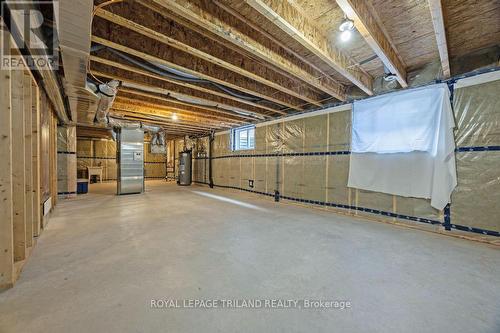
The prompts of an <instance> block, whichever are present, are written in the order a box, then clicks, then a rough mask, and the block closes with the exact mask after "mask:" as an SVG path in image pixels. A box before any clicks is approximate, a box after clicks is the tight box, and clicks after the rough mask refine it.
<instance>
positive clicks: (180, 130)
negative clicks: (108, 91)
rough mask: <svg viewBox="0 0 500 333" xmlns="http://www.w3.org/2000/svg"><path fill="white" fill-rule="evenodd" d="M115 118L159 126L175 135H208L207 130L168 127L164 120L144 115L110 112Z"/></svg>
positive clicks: (175, 126)
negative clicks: (174, 132)
mask: <svg viewBox="0 0 500 333" xmlns="http://www.w3.org/2000/svg"><path fill="white" fill-rule="evenodd" d="M112 111H113V113H114V116H115V118H119V119H120V118H121V119H128V120H136V121H143V122H145V123H148V124H155V125H160V126H161V127H162V128H164V129H165V130H167V131H176V132H177V133H183V134H198V133H208V132H210V130H209V129H201V128H184V127H180V126H177V125H170V124H168V123H166V122H165V121H164V120H162V119H159V118H158V117H154V116H146V115H137V114H135V113H133V112H123V111H115V110H112Z"/></svg>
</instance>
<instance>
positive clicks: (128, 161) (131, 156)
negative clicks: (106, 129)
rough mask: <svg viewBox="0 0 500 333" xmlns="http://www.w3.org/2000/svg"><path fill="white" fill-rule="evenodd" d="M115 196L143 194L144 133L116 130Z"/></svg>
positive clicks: (139, 129)
mask: <svg viewBox="0 0 500 333" xmlns="http://www.w3.org/2000/svg"><path fill="white" fill-rule="evenodd" d="M116 148H117V162H118V170H117V176H118V181H117V194H131V193H142V192H144V131H143V130H142V129H141V128H119V129H117V144H116Z"/></svg>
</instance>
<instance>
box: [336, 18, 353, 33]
mask: <svg viewBox="0 0 500 333" xmlns="http://www.w3.org/2000/svg"><path fill="white" fill-rule="evenodd" d="M353 29H354V21H353V20H351V19H349V18H347V17H344V19H343V20H342V23H340V25H339V30H340V31H347V30H353Z"/></svg>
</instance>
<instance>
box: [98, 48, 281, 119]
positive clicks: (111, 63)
mask: <svg viewBox="0 0 500 333" xmlns="http://www.w3.org/2000/svg"><path fill="white" fill-rule="evenodd" d="M90 59H91V60H92V61H95V62H97V63H100V64H103V65H106V66H111V67H114V68H120V69H123V70H125V71H128V72H132V73H136V74H140V75H143V76H147V77H150V78H153V79H156V80H160V81H164V82H168V83H171V84H175V85H178V86H181V87H185V88H189V89H193V90H197V91H200V92H202V93H205V94H210V95H215V96H218V97H221V98H227V99H231V100H233V101H236V102H241V103H245V104H248V105H251V106H254V107H260V105H259V104H256V103H253V102H248V101H246V100H242V99H240V98H236V97H234V98H233V97H231V96H228V95H227V94H224V93H220V92H218V91H215V90H210V89H207V88H204V87H202V86H197V85H195V84H191V83H186V82H181V81H176V80H171V79H168V78H166V77H164V76H161V75H158V74H154V73H151V72H148V71H145V70H142V69H140V68H137V67H134V66H129V65H125V64H122V63H120V62H117V61H113V60H109V59H106V58H102V57H97V56H91V57H90ZM264 109H265V110H267V111H271V112H274V113H279V114H286V112H283V111H278V110H276V109H272V108H269V107H264ZM248 111H249V112H250V110H248Z"/></svg>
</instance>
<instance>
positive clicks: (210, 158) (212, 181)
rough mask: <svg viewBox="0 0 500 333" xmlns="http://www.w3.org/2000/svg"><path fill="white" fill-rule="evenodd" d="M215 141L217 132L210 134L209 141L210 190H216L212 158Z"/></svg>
mask: <svg viewBox="0 0 500 333" xmlns="http://www.w3.org/2000/svg"><path fill="white" fill-rule="evenodd" d="M214 140H215V132H211V133H210V137H209V139H208V147H209V148H208V151H209V152H208V154H209V155H208V159H209V160H208V185H209V186H210V188H214V178H213V172H212V169H213V165H212V156H213V146H214Z"/></svg>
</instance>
